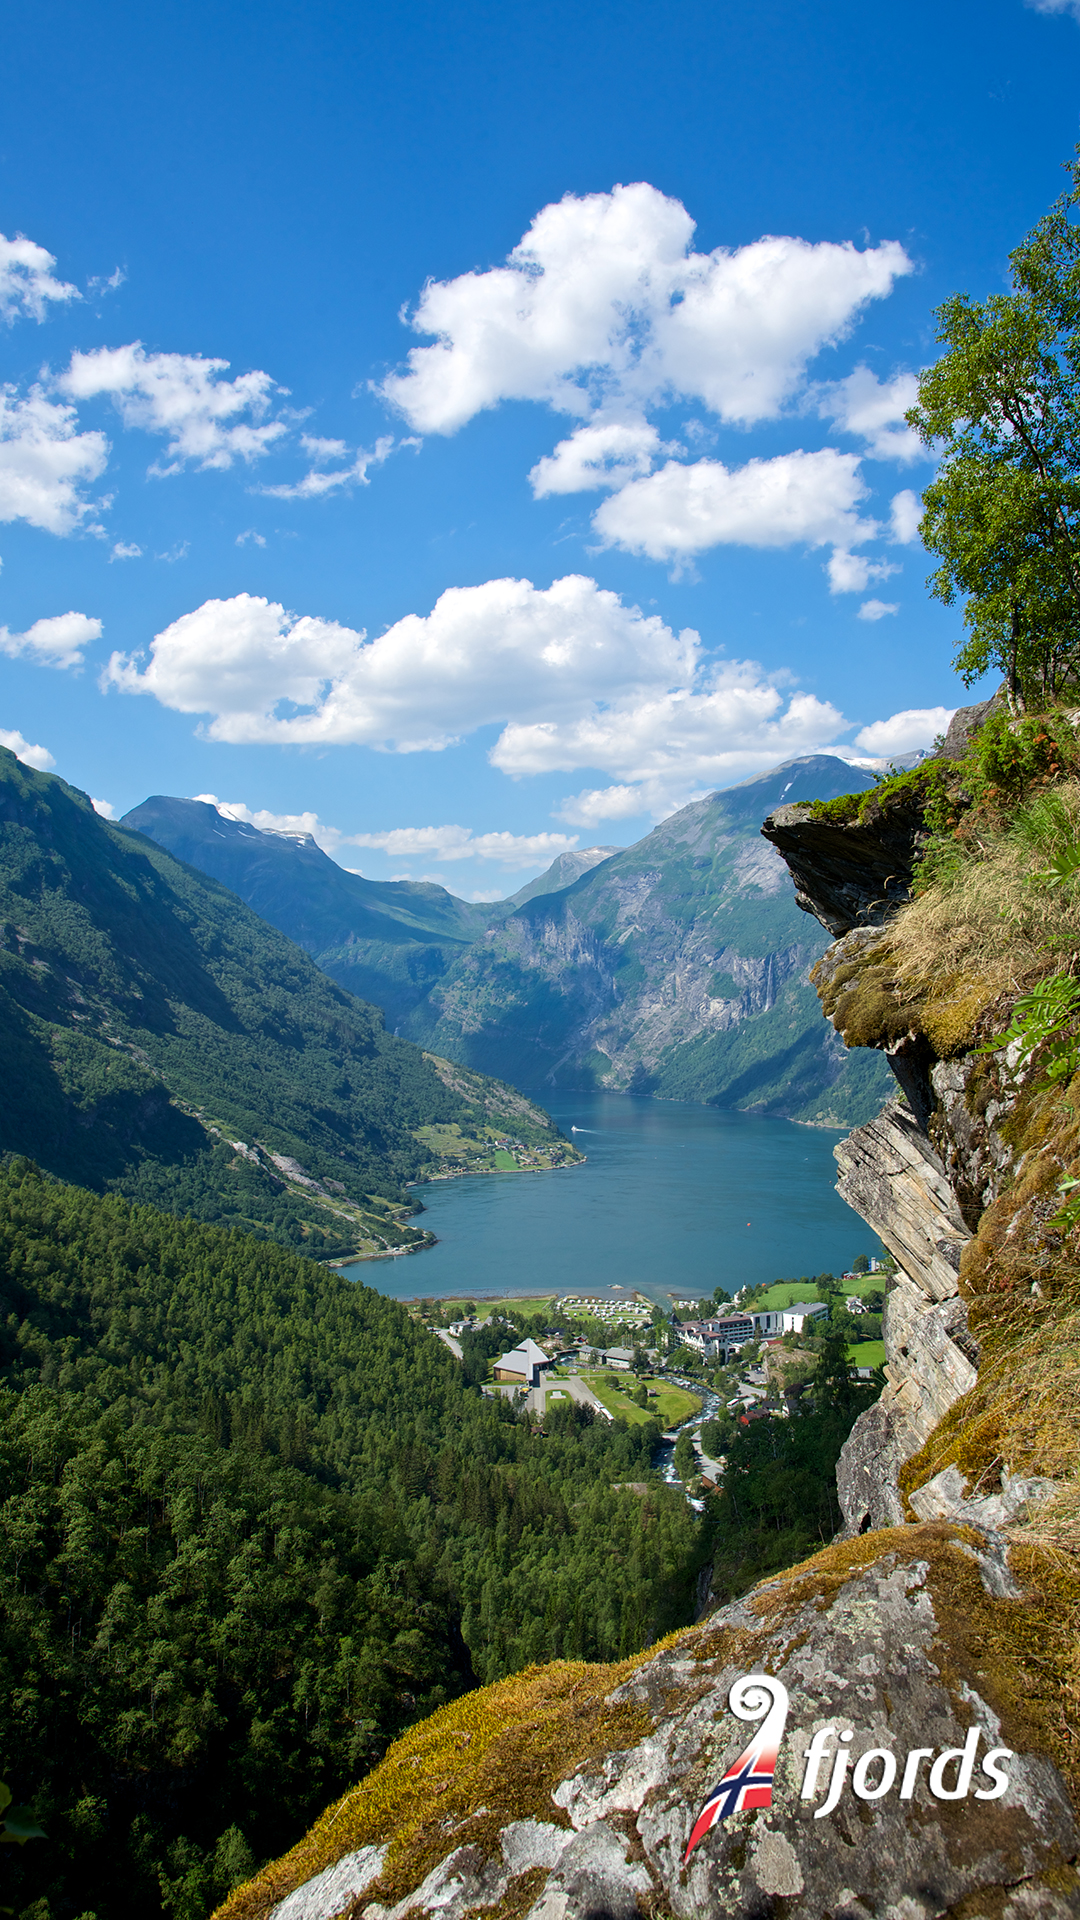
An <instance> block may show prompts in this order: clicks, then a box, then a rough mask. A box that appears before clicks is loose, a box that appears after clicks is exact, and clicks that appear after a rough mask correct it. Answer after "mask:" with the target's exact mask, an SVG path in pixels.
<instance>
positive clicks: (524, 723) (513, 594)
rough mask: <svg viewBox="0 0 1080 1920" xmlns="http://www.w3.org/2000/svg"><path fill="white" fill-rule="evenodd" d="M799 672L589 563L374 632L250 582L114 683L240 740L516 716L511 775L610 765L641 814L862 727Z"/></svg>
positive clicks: (413, 730)
mask: <svg viewBox="0 0 1080 1920" xmlns="http://www.w3.org/2000/svg"><path fill="white" fill-rule="evenodd" d="M784 682H785V676H783V675H768V674H766V673H764V672H763V670H762V669H761V667H759V666H758V665H757V664H756V663H755V662H753V661H724V662H721V663H717V662H716V661H715V660H709V659H708V658H707V657H705V656H704V653H703V649H702V646H701V641H700V638H699V636H698V635H697V634H696V633H695V632H693V630H692V629H686V630H685V631H684V632H682V633H679V634H676V633H673V632H672V631H671V629H670V628H669V627H667V626H665V624H664V622H663V621H662V620H661V619H660V618H659V617H658V616H656V615H650V616H646V615H644V614H643V613H642V612H641V611H640V609H639V608H637V607H632V606H626V605H625V604H624V603H623V602H622V600H620V598H619V596H618V595H617V594H614V593H612V592H610V591H608V590H607V589H601V588H600V587H598V586H597V584H596V582H595V581H594V580H590V579H587V578H585V577H583V576H581V575H578V574H571V575H568V576H566V577H565V578H563V579H561V580H556V581H555V582H554V583H553V585H552V586H551V587H548V588H546V589H540V588H537V587H534V586H533V585H532V583H531V582H530V581H528V580H491V581H487V582H486V583H485V584H484V585H483V586H478V587H456V588H451V589H450V590H449V591H448V592H446V593H444V594H443V595H442V596H441V598H440V599H439V600H438V601H437V603H436V605H435V607H434V608H433V609H432V611H431V613H430V614H428V615H426V616H420V615H416V614H409V615H407V616H406V617H405V618H404V619H402V620H399V621H397V622H396V623H395V624H394V626H392V627H390V628H389V629H388V630H387V632H386V633H384V634H381V635H380V636H379V637H378V638H377V639H375V640H371V641H368V640H367V639H366V638H365V636H364V634H363V633H362V632H356V631H354V630H353V629H351V628H349V627H344V626H339V625H338V624H337V623H335V622H333V621H328V620H322V619H318V618H314V617H312V616H310V615H305V616H303V617H300V618H297V616H296V615H295V614H290V613H286V611H285V609H284V608H283V607H281V606H279V605H275V604H273V603H271V602H269V601H267V600H264V599H261V598H257V597H255V596H252V595H250V594H238V595H237V596H236V597H235V598H234V599H232V600H209V601H206V602H205V603H204V605H203V606H201V607H199V608H197V609H196V610H195V612H193V613H190V614H185V615H183V616H182V617H181V619H179V620H177V621H174V622H173V624H172V626H170V627H167V628H166V629H165V631H164V632H163V633H161V634H159V635H158V636H157V638H156V639H155V641H154V642H153V645H152V647H151V650H150V658H149V660H146V661H143V659H142V657H141V656H135V657H130V656H126V655H123V654H114V655H113V657H112V659H111V661H110V663H109V667H108V669H107V672H106V674H105V676H104V681H103V684H111V685H113V686H115V687H118V688H119V689H120V690H121V691H123V692H126V693H142V694H151V695H153V696H154V697H155V698H156V699H157V700H159V701H160V702H161V703H162V705H163V706H167V707H170V708H172V709H173V710H174V711H176V712H180V713H197V714H206V715H209V716H210V718H209V724H208V727H207V732H208V734H209V736H210V737H211V738H212V739H216V740H225V741H230V742H232V743H234V744H244V743H254V742H291V743H294V744H298V745H303V744H308V745H332V744H346V743H356V744H361V745H367V746H372V747H377V748H382V749H387V750H393V751H396V752H399V753H408V752H418V751H422V750H427V751H437V750H439V749H441V748H444V747H447V746H449V745H451V744H452V743H453V742H455V741H457V740H460V739H462V738H464V737H465V736H466V735H468V734H470V733H474V732H475V731H476V730H477V729H478V728H480V727H484V726H490V725H499V726H501V729H502V730H501V732H500V734H499V736H498V738H497V740H496V741H495V744H494V746H493V747H492V749H491V752H490V756H489V757H490V759H491V761H492V763H493V764H494V765H495V766H496V767H498V768H499V769H500V770H501V771H502V772H504V773H506V774H508V775H510V776H512V777H514V778H518V777H522V776H524V775H528V774H534V773H552V772H562V771H569V770H572V769H574V768H578V767H595V768H597V769H599V770H600V771H602V772H604V773H605V774H608V775H610V776H611V779H612V781H613V782H614V783H615V784H617V785H619V786H622V787H630V786H635V787H638V786H641V783H642V782H645V783H647V785H646V786H645V787H643V788H642V795H643V796H644V797H642V798H641V800H640V804H639V805H636V806H635V807H634V809H633V810H634V811H640V810H641V807H642V806H646V805H647V806H650V807H655V806H663V807H664V808H665V809H666V810H670V806H669V802H670V804H675V805H678V804H681V803H682V801H683V799H685V797H686V796H687V793H688V790H689V788H691V787H693V788H696V787H698V786H701V785H704V786H717V785H721V784H724V783H725V781H727V780H734V779H738V778H739V777H740V775H742V774H745V773H750V772H753V771H755V770H756V769H758V768H761V767H765V766H769V765H772V764H774V763H775V762H776V761H778V760H783V759H787V758H790V757H791V755H793V754H797V753H804V752H810V751H813V750H816V749H817V748H818V747H820V746H822V745H823V744H824V743H826V742H828V741H830V740H833V739H835V738H836V736H837V735H838V734H839V733H842V732H843V731H845V729H846V724H847V723H846V722H845V721H844V719H843V716H842V715H841V714H840V713H839V712H838V711H837V709H836V708H835V707H833V706H832V705H830V704H829V703H828V702H823V701H819V700H818V699H816V698H815V697H814V696H812V695H809V694H804V693H800V692H798V691H795V692H793V693H789V691H788V690H787V688H786V687H785V684H784ZM598 791H599V790H598ZM672 796H676V797H675V798H674V799H672ZM567 804H569V803H567ZM579 805H580V806H581V807H582V808H585V809H586V812H585V815H584V821H585V823H586V824H591V823H592V821H594V820H597V819H600V818H604V817H608V818H614V817H616V811H615V809H614V803H613V802H611V801H610V800H609V801H608V803H607V807H608V810H607V812H606V814H605V812H604V811H603V810H602V809H601V810H598V809H599V808H600V803H599V802H597V801H596V800H595V799H594V800H591V801H589V802H586V801H580V802H579ZM620 810H621V803H620ZM626 812H627V814H629V812H630V802H629V800H627V801H626ZM563 817H564V818H567V816H566V815H565V814H564V815H563ZM255 824H259V823H258V821H257V820H255ZM573 824H577V820H576V818H575V820H574V822H573ZM304 830H312V829H310V828H307V827H305V828H304ZM438 831H439V832H441V831H443V830H442V829H438ZM361 844H363V843H361ZM491 844H492V846H497V845H498V844H500V843H499V842H498V841H497V840H493V841H492V843H491Z"/></svg>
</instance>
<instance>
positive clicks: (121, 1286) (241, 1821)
mask: <svg viewBox="0 0 1080 1920" xmlns="http://www.w3.org/2000/svg"><path fill="white" fill-rule="evenodd" d="M0 1329H2V1333H0V1340H2V1344H0V1501H2V1512H3V1527H2V1529H0V1637H2V1656H0V1724H2V1725H3V1727H4V1736H5V1737H4V1767H5V1770H6V1777H7V1778H8V1780H9V1781H10V1782H11V1784H12V1785H13V1787H14V1790H15V1792H16V1795H17V1797H18V1798H19V1799H20V1800H24V1801H27V1802H30V1803H32V1804H33V1806H34V1809H35V1811H36V1813H37V1815H38V1817H39V1819H40V1820H41V1823H42V1825H43V1826H44V1827H45V1828H46V1831H47V1833H48V1846H47V1847H45V1846H37V1847H31V1846H28V1847H26V1848H25V1849H14V1848H12V1849H7V1850H5V1851H6V1858H5V1859H4V1861H3V1869H4V1873H5V1881H4V1883H3V1886H4V1891H2V1892H0V1900H2V1901H3V1902H4V1903H5V1904H11V1903H12V1902H13V1903H14V1905H15V1910H16V1911H17V1912H20V1913H22V1912H23V1911H24V1910H26V1909H27V1908H29V1907H30V1905H31V1903H32V1902H33V1901H35V1900H40V1899H47V1900H48V1907H47V1909H46V1908H45V1907H44V1906H42V1907H40V1908H37V1907H35V1908H33V1911H34V1913H35V1915H38V1914H41V1915H44V1914H45V1913H46V1912H47V1913H48V1915H49V1920H74V1917H75V1916H78V1915H83V1916H85V1915H87V1914H90V1913H94V1914H96V1915H98V1916H100V1920H105V1916H108V1917H109V1920H118V1917H120V1916H123V1917H125V1920H126V1917H127V1916H131V1920H148V1917H150V1916H153V1915H155V1914H158V1913H169V1914H171V1915H173V1916H176V1920H201V1916H202V1915H204V1914H205V1912H206V1911H207V1910H208V1908H209V1907H210V1906H211V1905H212V1904H213V1901H214V1899H215V1898H218V1897H220V1896H221V1894H223V1893H224V1892H225V1891H226V1890H227V1888H228V1886H229V1885H230V1884H231V1883H232V1880H233V1879H235V1878H239V1877H242V1875H243V1873H244V1871H245V1870H247V1869H249V1868H250V1865H251V1861H252V1857H253V1856H254V1857H255V1858H263V1857H265V1856H267V1855H269V1854H273V1853H275V1852H277V1851H279V1850H280V1849H281V1848H283V1847H286V1846H288V1845H289V1844H291V1841H292V1840H293V1839H294V1838H295V1837H296V1836H297V1835H298V1834H299V1833H300V1832H301V1831H302V1830H303V1828H304V1826H305V1825H306V1823H307V1822H308V1820H309V1819H310V1818H311V1816H312V1814H313V1812H314V1811H315V1810H316V1809H317V1808H318V1807H320V1806H322V1805H324V1804H325V1803H326V1801H327V1800H328V1799H330V1798H332V1797H333V1796H334V1795H335V1794H337V1793H338V1792H339V1791H341V1790H342V1788H343V1787H345V1786H346V1785H347V1784H349V1783H350V1782H351V1781H353V1780H355V1779H356V1777H357V1775H358V1774H359V1773H361V1772H362V1771H363V1770H364V1768H365V1767H366V1766H367V1765H368V1764H369V1763H370V1762H371V1760H372V1759H373V1758H374V1757H376V1756H377V1755H378V1754H379V1753H380V1752H381V1751H382V1750H383V1748H384V1747H385V1745H386V1743H387V1742H388V1740H390V1739H391V1738H392V1737H393V1736H394V1734H395V1733H396V1732H398V1731H399V1730H400V1729H401V1728H402V1727H404V1726H405V1725H407V1724H409V1723H410V1722H411V1721H413V1720H414V1719H416V1718H418V1717H419V1716H421V1715H423V1714H424V1713H426V1712H428V1711H429V1710H430V1709H431V1708H432V1707H434V1706H435V1705H437V1704H438V1703H439V1702H440V1701H441V1700H444V1699H446V1698H447V1697H448V1696H449V1695H452V1694H453V1693H455V1692H458V1691H461V1690H462V1689H463V1688H465V1687H467V1686H469V1685H471V1684H472V1683H473V1681H474V1679H479V1680H489V1679H493V1678H496V1677H498V1676H499V1675H502V1674H505V1673H508V1672H511V1671H513V1670H515V1669H516V1668H518V1667H520V1666H521V1665H523V1664H525V1663H527V1662H528V1661H530V1660H547V1659H551V1658H556V1657H561V1656H578V1655H583V1656H585V1657H586V1658H597V1657H598V1658H603V1659H608V1658H613V1657H616V1656H618V1655H621V1654H625V1653H627V1652H629V1651H631V1650H633V1649H635V1648H637V1647H639V1646H641V1645H643V1644H644V1643H645V1641H646V1639H647V1638H648V1637H649V1636H654V1635H657V1634H661V1633H663V1632H665V1631H666V1630H667V1629H668V1628H669V1627H670V1626H672V1625H675V1624H677V1623H679V1622H681V1621H684V1620H687V1619H689V1618H690V1617H691V1613H692V1591H693V1583H694V1576H695V1574H696V1571H697V1566H698V1561H699V1558H700V1541H699V1536H698V1523H697V1521H696V1520H695V1517H694V1515H693V1513H692V1512H691V1511H690V1509H689V1508H688V1507H687V1505H686V1503H685V1501H684V1500H683V1498H682V1496H681V1495H680V1494H677V1493H675V1492H673V1491H671V1490H669V1489H667V1488H665V1487H664V1486H663V1484H662V1483H660V1482H658V1481H657V1480H656V1479H655V1478H654V1477H653V1476H652V1475H651V1473H650V1472H649V1466H648V1460H649V1450H650V1447H651V1445H652V1444H653V1442H654V1440H655V1432H654V1430H653V1429H652V1428H647V1427H646V1428H633V1429H629V1428H625V1427H620V1426H615V1427H611V1426H608V1425H606V1424H605V1423H601V1424H600V1425H593V1424H591V1423H590V1421H589V1419H588V1417H587V1415H586V1414H583V1412H582V1410H579V1409H576V1408H574V1407H572V1406H571V1405H569V1404H568V1405H567V1406H566V1408H565V1409H560V1410H559V1412H558V1413H554V1412H553V1414H552V1416H551V1418H550V1420H549V1422H548V1427H549V1431H548V1433H547V1435H546V1437H541V1436H540V1435H538V1434H534V1433H532V1432H530V1430H529V1428H528V1427H527V1426H524V1425H522V1424H521V1423H520V1422H518V1421H517V1420H516V1419H515V1418H514V1416H513V1414H512V1412H511V1411H510V1409H509V1408H508V1407H507V1406H506V1404H505V1403H504V1402H502V1401H498V1402H496V1401H492V1400H487V1399H485V1398H483V1397H482V1396H481V1395H480V1394H479V1393H478V1392H477V1391H476V1390H475V1389H473V1388H470V1387H467V1386H466V1385H465V1383H464V1380H463V1376H462V1373H461V1369H460V1367H459V1365H458V1363H457V1362H456V1361H455V1360H454V1359H453V1358H452V1356H451V1355H450V1354H449V1353H448V1352H447V1350H446V1349H445V1348H444V1347H443V1346H442V1345H441V1344H440V1342H439V1341H437V1340H436V1339H435V1338H434V1336H433V1335H431V1334H430V1333H428V1332H427V1331H426V1329H424V1328H422V1327H420V1326H419V1325H417V1324H416V1323H414V1322H413V1321H412V1320H410V1318H409V1316H408V1314H407V1313H406V1311H405V1310H404V1308H402V1307H401V1306H399V1305H398V1304H397V1303H396V1302H393V1301H390V1300H387V1299H385V1298H383V1297H382V1296H381V1295H379V1294H376V1293H374V1292H372V1291H371V1290H369V1289H368V1288H366V1287H357V1286H353V1285H351V1284H350V1283H349V1282H347V1281H346V1280H344V1279H342V1278H341V1277H340V1276H339V1275H337V1274H335V1273H333V1272H331V1271H330V1270H328V1269H326V1268H325V1267H323V1266H321V1265H319V1264H318V1263H317V1262H314V1261H310V1260H301V1259H298V1258H296V1256H294V1255H293V1254H291V1253H289V1252H287V1251H286V1250H284V1249H282V1248H279V1247H275V1246H271V1245H266V1244H263V1245H260V1244H258V1243H256V1242H255V1241H253V1240H252V1239H251V1238H250V1237H247V1236H244V1235H241V1234H238V1233H235V1232H223V1231H221V1230H219V1229H217V1228H214V1227H208V1226H204V1225H200V1224H196V1223H193V1222H185V1221H180V1220H177V1219H173V1218H170V1217H168V1216H165V1215H162V1214H160V1213H157V1212H155V1211H154V1210H152V1209H150V1208H146V1207H131V1206H130V1205H128V1203H127V1202H125V1201H123V1200H122V1199H119V1198H117V1197H115V1196H107V1197H104V1198H100V1197H98V1196H95V1195H93V1194H90V1193H88V1192H86V1191H83V1190H81V1189H78V1188H75V1187H71V1186H65V1185H61V1184H59V1183H56V1182H53V1181H50V1180H48V1179H46V1178H45V1177H43V1176H42V1174H40V1173H39V1172H38V1171H37V1170H36V1169H35V1168H34V1167H33V1166H31V1165H30V1164H29V1163H28V1162H26V1161H25V1160H17V1161H13V1162H9V1163H8V1165H7V1166H6V1167H5V1168H4V1169H3V1170H2V1171H0ZM622 1481H634V1482H637V1483H646V1485H647V1489H648V1490H647V1492H646V1493H645V1494H644V1497H640V1496H639V1495H638V1494H637V1493H634V1492H631V1491H616V1490H615V1483H618V1482H622Z"/></svg>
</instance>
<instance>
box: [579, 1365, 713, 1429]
mask: <svg viewBox="0 0 1080 1920" xmlns="http://www.w3.org/2000/svg"><path fill="white" fill-rule="evenodd" d="M581 1378H582V1379H583V1380H584V1382H585V1385H586V1386H587V1387H591V1388H592V1390H593V1392H594V1393H595V1395H596V1397H597V1399H598V1400H600V1401H601V1402H602V1403H603V1405H604V1406H605V1407H607V1409H608V1412H609V1413H614V1414H617V1415H618V1417H619V1419H620V1420H627V1421H629V1422H630V1424H631V1425H632V1426H643V1425H644V1424H645V1422H646V1421H647V1420H659V1422H660V1424H661V1426H662V1427H665V1428H666V1427H672V1426H675V1425H677V1424H678V1423H679V1422H680V1421H682V1420H688V1419H689V1418H690V1415H691V1414H692V1413H697V1411H698V1409H699V1407H700V1406H701V1401H700V1399H699V1398H698V1396H697V1394H696V1393H687V1392H686V1390H685V1389H684V1388H683V1387H673V1386H672V1385H671V1383H670V1381H667V1380H654V1379H653V1378H652V1377H651V1376H650V1377H649V1378H647V1379H646V1381H645V1385H646V1387H649V1388H651V1389H652V1391H653V1392H654V1393H655V1394H656V1399H655V1400H652V1401H650V1403H649V1405H648V1407H647V1408H646V1407H636V1406H635V1405H634V1402H633V1400H632V1399H631V1397H630V1396H631V1394H632V1393H633V1391H634V1388H635V1386H636V1385H637V1381H636V1379H635V1378H634V1376H633V1375H632V1374H613V1373H611V1372H610V1370H609V1369H608V1368H606V1367H604V1368H602V1369H601V1370H600V1371H598V1372H596V1373H583V1374H582V1376H581ZM624 1380H625V1382H626V1385H625V1387H623V1386H622V1385H621V1384H620V1382H621V1381H624Z"/></svg>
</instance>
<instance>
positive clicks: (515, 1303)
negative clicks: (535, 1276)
mask: <svg viewBox="0 0 1080 1920" xmlns="http://www.w3.org/2000/svg"><path fill="white" fill-rule="evenodd" d="M429 1297H430V1296H428V1295H427V1294H418V1295H417V1298H416V1299H415V1300H413V1301H411V1302H410V1304H411V1305H412V1306H414V1307H415V1306H419V1305H420V1302H421V1300H424V1299H428V1298H429ZM557 1298H558V1295H557V1294H554V1293H525V1294H517V1293H516V1294H507V1295H506V1296H505V1298H504V1297H503V1296H502V1295H501V1294H500V1296H499V1298H498V1299H497V1300H477V1299H476V1298H475V1297H474V1296H472V1295H466V1294H462V1296H461V1297H460V1299H454V1300H443V1299H438V1300H432V1303H431V1304H432V1305H433V1306H435V1307H439V1308H441V1309H444V1310H445V1311H446V1312H447V1313H449V1314H451V1315H452V1316H453V1318H454V1319H460V1318H461V1316H462V1314H463V1312H464V1309H465V1306H466V1303H468V1304H469V1305H470V1306H474V1307H475V1308H476V1317H477V1319H478V1320H487V1319H489V1318H490V1316H491V1315H492V1314H493V1313H501V1312H502V1311H503V1309H504V1308H512V1309H513V1310H514V1311H515V1312H516V1313H542V1314H543V1315H544V1317H545V1319H546V1318H547V1316H548V1315H549V1314H550V1313H551V1310H552V1308H553V1307H554V1305H555V1301H556V1300H557Z"/></svg>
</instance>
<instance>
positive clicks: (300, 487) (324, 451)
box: [258, 433, 415, 545]
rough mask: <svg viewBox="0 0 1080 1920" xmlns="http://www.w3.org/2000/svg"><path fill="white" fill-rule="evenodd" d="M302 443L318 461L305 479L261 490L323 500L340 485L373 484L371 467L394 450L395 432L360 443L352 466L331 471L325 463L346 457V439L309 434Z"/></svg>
mask: <svg viewBox="0 0 1080 1920" xmlns="http://www.w3.org/2000/svg"><path fill="white" fill-rule="evenodd" d="M301 444H302V446H303V447H304V449H305V451H306V452H308V453H309V454H311V455H312V458H313V461H314V464H313V465H312V467H311V468H310V469H309V470H308V472H307V473H305V475H304V477H303V479H302V480H298V481H296V483H295V484H294V485H292V486H278V487H259V488H258V492H259V493H265V494H269V495H270V497H271V498H272V499H274V500H322V499H324V498H325V496H326V495H327V494H328V493H336V492H337V489H338V488H339V487H349V486H360V487H369V486H370V485H371V482H370V480H369V479H368V469H369V467H381V466H382V463H383V461H384V460H385V459H386V458H387V456H388V455H389V454H390V453H391V452H392V451H393V448H394V436H393V434H392V433H388V434H384V435H382V436H380V438H379V439H378V440H376V442H375V445H374V447H372V448H371V449H370V451H368V450H365V449H364V448H363V447H360V448H359V449H358V451H357V454H356V457H355V459H354V460H353V461H352V463H351V465H350V466H347V467H331V468H330V469H329V471H327V469H326V467H325V464H324V463H325V462H326V461H327V460H338V459H342V458H343V457H344V455H345V453H346V451H347V449H346V446H345V442H344V440H313V439H312V438H311V437H310V436H309V435H308V434H305V435H304V436H303V439H302V442H301ZM399 444H400V445H401V446H406V445H413V444H415V443H414V442H412V441H404V440H403V441H401V442H400V443H399ZM264 545H265V542H264Z"/></svg>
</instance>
